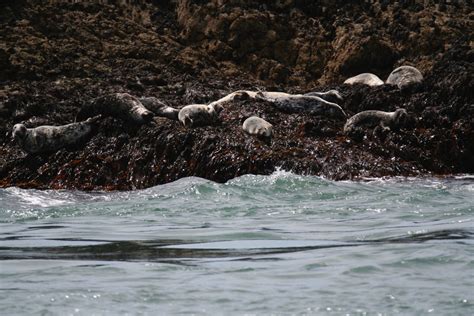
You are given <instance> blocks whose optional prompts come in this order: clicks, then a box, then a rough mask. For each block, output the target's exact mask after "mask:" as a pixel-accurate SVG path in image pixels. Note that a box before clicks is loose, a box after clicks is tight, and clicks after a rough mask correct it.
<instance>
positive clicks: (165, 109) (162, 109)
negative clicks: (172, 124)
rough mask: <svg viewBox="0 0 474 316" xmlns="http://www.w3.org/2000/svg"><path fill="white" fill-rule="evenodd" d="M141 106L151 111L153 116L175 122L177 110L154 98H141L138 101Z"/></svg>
mask: <svg viewBox="0 0 474 316" xmlns="http://www.w3.org/2000/svg"><path fill="white" fill-rule="evenodd" d="M138 100H139V101H140V102H141V103H142V104H143V106H144V107H145V108H146V109H147V110H150V111H152V112H153V113H154V114H155V116H160V117H166V118H168V119H170V120H174V121H177V120H178V113H179V110H178V109H175V108H173V107H171V106H168V105H166V104H165V103H163V102H162V101H160V100H159V99H157V98H155V97H143V98H140V99H138Z"/></svg>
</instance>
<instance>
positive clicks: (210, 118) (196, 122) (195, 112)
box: [178, 104, 218, 127]
mask: <svg viewBox="0 0 474 316" xmlns="http://www.w3.org/2000/svg"><path fill="white" fill-rule="evenodd" d="M178 119H179V121H180V122H181V123H182V124H183V125H184V126H185V127H195V126H206V125H212V124H214V123H215V122H216V121H217V119H218V114H217V112H216V111H215V110H214V107H213V106H210V105H205V104H190V105H186V106H185V107H183V108H182V109H181V110H180V111H179V113H178Z"/></svg>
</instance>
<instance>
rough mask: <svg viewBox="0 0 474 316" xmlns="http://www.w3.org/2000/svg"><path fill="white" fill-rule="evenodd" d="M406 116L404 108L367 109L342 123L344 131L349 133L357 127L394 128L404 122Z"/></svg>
mask: <svg viewBox="0 0 474 316" xmlns="http://www.w3.org/2000/svg"><path fill="white" fill-rule="evenodd" d="M407 118H408V114H407V111H406V110H405V109H397V110H396V111H394V112H384V111H376V110H369V111H363V112H360V113H357V114H356V115H354V116H352V117H351V118H349V119H348V120H347V122H346V124H345V125H344V133H346V134H351V133H352V132H354V131H355V130H356V129H358V128H362V127H368V128H374V127H377V126H380V127H381V128H383V129H384V130H387V129H396V128H398V127H400V126H401V125H403V124H405V123H406V121H407Z"/></svg>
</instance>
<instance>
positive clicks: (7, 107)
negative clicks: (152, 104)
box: [0, 0, 474, 190]
mask: <svg viewBox="0 0 474 316" xmlns="http://www.w3.org/2000/svg"><path fill="white" fill-rule="evenodd" d="M353 17H356V18H355V19H354V18H353ZM472 21H473V14H472V8H471V7H470V4H465V3H463V2H458V1H457V2H450V3H446V4H437V5H434V4H433V5H431V4H427V5H426V6H425V5H422V4H420V3H419V2H418V1H405V2H403V3H402V2H400V3H398V2H394V3H393V4H387V2H377V1H374V3H369V2H359V3H357V4H356V3H353V2H347V1H306V0H286V1H269V0H268V1H267V0H265V1H257V0H255V1H252V0H230V1H222V0H208V1H206V0H204V1H203V0H175V1H160V0H154V1H138V0H136V1H61V0H56V1H48V2H45V1H42V2H38V1H34V0H22V1H13V0H10V1H4V3H3V4H2V10H0V38H1V41H0V69H1V71H0V186H3V187H5V186H11V185H16V186H21V187H29V188H77V189H85V190H92V189H94V190H95V189H106V190H117V189H118V190H127V189H134V188H144V187H148V186H152V185H156V184H159V183H165V182H169V181H173V180H176V179H178V178H180V177H185V176H200V177H205V178H208V179H211V180H215V181H226V180H228V179H230V178H233V177H235V176H239V175H242V174H245V173H258V174H268V173H271V172H273V171H274V170H275V168H276V167H281V168H284V169H286V170H292V171H293V172H296V173H302V174H317V175H324V176H326V177H329V178H332V179H350V178H360V177H373V176H394V175H424V174H452V173H472V172H474V108H473V106H472V100H473V99H474V98H473V97H474V95H473V91H474V80H473V75H472V74H473V73H474V69H473V60H474V49H473V46H472V41H471V39H472V37H473V31H472V30H473V29H474V28H473V25H472ZM401 65H412V66H415V67H416V68H417V69H419V70H420V71H421V73H422V74H423V77H424V80H423V82H421V83H420V85H419V87H417V89H416V90H400V89H398V87H396V86H390V85H383V86H378V87H370V86H363V85H354V86H349V85H343V84H342V83H343V82H344V80H346V79H347V78H349V77H352V76H354V75H357V74H360V73H365V72H371V73H374V74H376V75H378V76H379V77H380V78H383V79H385V78H387V77H388V75H389V74H390V72H391V71H392V70H394V69H395V68H397V67H399V66H401ZM332 88H335V89H337V90H338V91H339V92H341V94H342V96H343V100H341V101H339V102H338V104H339V105H340V106H341V107H342V109H343V110H344V111H345V112H346V113H347V115H348V116H352V115H354V114H356V113H358V112H361V111H364V110H380V111H387V112H391V111H394V110H395V109H396V108H400V107H403V108H405V109H406V110H407V112H408V113H409V114H410V117H412V118H413V119H412V120H411V121H410V122H408V124H407V125H406V126H405V127H403V128H402V129H400V130H398V131H390V132H388V133H383V134H382V135H380V134H378V133H372V132H371V131H368V132H367V134H366V135H364V137H361V138H360V139H352V138H349V137H347V136H346V135H345V134H344V133H343V125H344V121H341V120H335V119H331V118H327V117H325V116H324V115H316V116H315V115H309V114H305V113H298V114H291V113H284V112H281V111H279V110H278V109H277V108H276V107H274V106H273V105H272V104H270V103H269V102H266V101H264V100H253V99H246V98H237V99H236V100H234V102H229V103H228V104H226V105H225V110H224V111H222V112H221V113H220V114H219V123H218V124H216V125H215V126H204V127H196V128H192V129H190V128H185V127H183V126H181V125H180V124H179V122H177V121H173V120H168V119H166V118H158V117H155V118H154V120H153V121H152V122H150V123H148V124H146V125H142V126H138V125H136V124H130V123H128V122H126V121H123V120H120V119H119V118H115V117H106V118H104V119H103V120H102V121H101V122H100V123H99V124H98V125H99V126H98V129H97V132H96V133H95V134H94V135H92V137H91V139H90V140H89V141H88V142H86V143H85V144H82V146H75V147H72V148H63V149H60V150H58V151H57V152H54V153H48V154H41V155H31V154H30V155H27V154H26V153H25V152H23V151H22V150H21V149H20V148H19V147H18V146H17V145H16V144H15V143H14V142H13V141H12V140H11V131H12V127H13V126H14V125H15V124H16V123H23V124H25V126H26V127H28V128H31V127H36V126H39V125H63V124H68V123H72V122H73V121H74V118H75V116H76V114H77V113H78V112H79V110H80V109H81V108H84V106H85V105H88V104H90V102H91V100H93V99H95V98H97V97H100V96H103V95H107V94H111V93H129V94H130V95H133V96H135V97H137V98H142V97H156V98H158V99H159V100H161V101H163V102H164V103H165V104H166V105H169V106H170V107H173V108H176V109H180V108H182V107H184V106H185V105H188V104H208V103H209V102H211V101H215V100H218V99H219V98H221V97H223V96H225V95H227V94H228V93H231V92H233V91H236V90H252V91H256V90H258V89H260V90H263V91H285V92H290V93H301V94H303V93H305V92H309V91H327V90H329V89H332ZM252 115H256V116H259V117H263V118H265V120H268V121H269V122H271V123H272V125H273V129H274V132H275V133H274V135H273V138H272V142H271V143H270V142H264V141H262V140H260V139H258V138H255V137H248V135H245V133H243V132H242V122H243V119H244V118H246V117H249V116H252Z"/></svg>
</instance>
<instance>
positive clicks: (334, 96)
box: [304, 89, 344, 103]
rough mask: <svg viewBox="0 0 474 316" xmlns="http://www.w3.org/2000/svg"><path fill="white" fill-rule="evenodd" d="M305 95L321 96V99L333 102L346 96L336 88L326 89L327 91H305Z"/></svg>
mask: <svg viewBox="0 0 474 316" xmlns="http://www.w3.org/2000/svg"><path fill="white" fill-rule="evenodd" d="M304 95H307V96H313V97H320V98H321V99H323V100H326V101H328V102H332V103H337V102H340V101H343V100H344V98H343V97H342V95H341V94H340V93H339V91H337V90H334V89H333V90H329V91H326V92H316V91H314V92H308V93H305V94H304Z"/></svg>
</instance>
